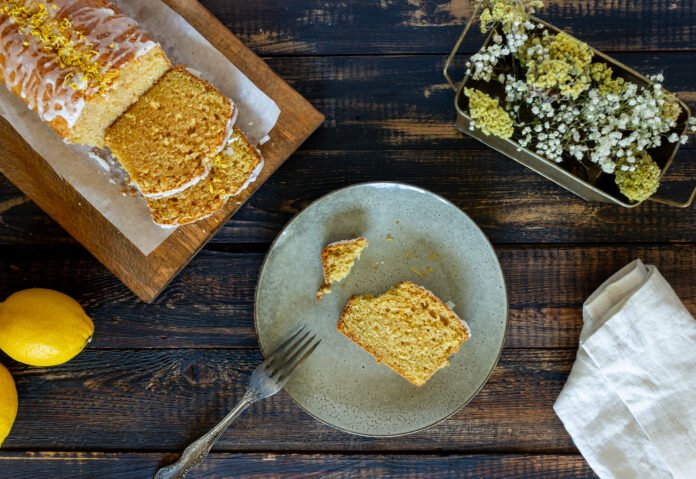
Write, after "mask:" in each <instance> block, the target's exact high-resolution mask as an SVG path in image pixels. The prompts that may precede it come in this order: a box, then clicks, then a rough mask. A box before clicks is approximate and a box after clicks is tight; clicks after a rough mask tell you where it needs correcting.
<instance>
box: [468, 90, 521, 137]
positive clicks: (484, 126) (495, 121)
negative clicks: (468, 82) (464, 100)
mask: <svg viewBox="0 0 696 479" xmlns="http://www.w3.org/2000/svg"><path fill="white" fill-rule="evenodd" d="M464 94H465V95H466V96H467V97H469V114H470V115H471V119H472V120H473V121H474V124H475V126H476V127H478V128H480V129H481V131H482V132H483V133H485V134H486V135H494V136H497V137H499V138H503V139H507V138H510V137H511V136H512V133H513V124H512V118H510V115H509V114H508V113H507V112H506V111H505V110H504V109H503V108H501V107H500V106H499V105H498V100H496V99H495V98H492V97H490V96H489V95H487V94H485V93H484V92H482V91H481V90H477V89H475V88H465V89H464Z"/></svg>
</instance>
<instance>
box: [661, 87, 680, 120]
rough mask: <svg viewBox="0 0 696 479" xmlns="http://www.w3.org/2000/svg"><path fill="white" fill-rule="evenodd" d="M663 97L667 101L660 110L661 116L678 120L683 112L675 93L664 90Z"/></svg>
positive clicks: (665, 118)
mask: <svg viewBox="0 0 696 479" xmlns="http://www.w3.org/2000/svg"><path fill="white" fill-rule="evenodd" d="M663 98H664V100H665V103H664V104H663V105H662V109H661V110H660V117H661V118H662V119H664V120H668V121H677V119H678V118H679V115H681V112H682V108H681V106H679V101H678V100H677V97H676V96H675V95H674V94H673V93H668V92H664V96H663Z"/></svg>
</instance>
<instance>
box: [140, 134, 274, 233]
mask: <svg viewBox="0 0 696 479" xmlns="http://www.w3.org/2000/svg"><path fill="white" fill-rule="evenodd" d="M262 169H263V157H262V156H261V153H259V150H257V149H256V148H255V147H254V146H253V145H252V144H251V143H249V140H247V138H246V136H244V134H243V133H242V132H241V131H240V130H239V129H238V128H237V127H236V126H235V127H234V131H233V133H232V137H231V138H230V139H229V140H228V142H227V145H226V147H225V149H224V150H223V151H222V152H220V153H219V154H218V155H217V156H216V157H215V158H214V159H213V166H212V167H211V171H210V174H209V175H208V176H207V177H206V178H205V179H204V180H202V181H200V182H198V183H197V184H196V185H194V186H192V187H190V188H187V189H185V190H184V191H182V192H181V193H179V194H176V195H174V196H169V197H166V198H159V199H153V198H148V199H147V204H148V206H149V207H150V212H151V214H152V218H153V219H154V221H155V223H157V224H159V225H162V226H179V225H185V224H188V223H193V222H194V221H198V220H200V219H203V218H206V217H208V216H210V215H212V214H213V213H215V212H216V211H217V210H219V209H221V208H222V207H223V206H224V205H225V203H226V202H227V200H228V199H229V198H230V197H232V196H236V195H238V194H239V193H241V192H242V191H243V190H244V189H246V187H247V186H248V185H249V184H251V183H252V182H253V181H254V180H256V178H257V177H258V175H259V173H260V172H261V170H262Z"/></svg>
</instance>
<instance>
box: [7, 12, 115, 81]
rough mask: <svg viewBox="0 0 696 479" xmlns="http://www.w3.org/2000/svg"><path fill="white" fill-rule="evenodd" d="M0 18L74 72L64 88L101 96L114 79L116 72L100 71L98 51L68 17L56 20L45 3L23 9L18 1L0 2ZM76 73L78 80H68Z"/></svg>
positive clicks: (67, 79)
mask: <svg viewBox="0 0 696 479" xmlns="http://www.w3.org/2000/svg"><path fill="white" fill-rule="evenodd" d="M50 5H51V7H50V9H51V10H56V9H57V6H56V4H55V3H51V4H50ZM0 15H7V16H9V17H11V18H12V20H13V21H14V23H15V24H16V25H17V26H18V27H19V28H18V31H19V32H20V33H21V34H23V35H25V36H26V37H34V38H37V39H38V41H39V42H40V44H41V48H42V49H43V50H44V51H45V52H46V53H50V54H54V55H56V56H57V57H58V64H59V66H60V68H62V69H66V68H71V69H74V71H71V72H69V73H68V74H67V75H66V77H65V79H64V81H63V85H64V86H69V87H70V88H72V89H74V90H84V89H87V88H93V89H94V90H95V91H96V92H97V93H99V94H102V93H104V92H105V91H106V90H107V89H108V88H109V87H110V86H111V85H112V84H113V82H114V81H115V80H116V78H117V77H118V72H116V71H110V72H104V71H103V70H104V65H103V64H102V63H101V62H99V61H98V58H97V57H98V56H99V52H98V51H97V50H96V48H95V46H94V44H92V43H91V42H90V41H89V40H87V37H86V36H85V34H84V32H81V31H80V30H78V29H77V28H75V27H74V26H73V24H72V22H71V21H70V19H68V18H63V19H62V20H58V19H57V18H54V17H51V14H50V12H49V7H47V6H46V4H45V3H43V2H37V3H36V4H34V5H32V6H31V7H27V6H23V5H20V3H19V2H11V1H8V2H3V4H2V5H0ZM22 45H24V46H29V45H31V43H30V42H29V41H28V40H24V41H23V42H22ZM76 73H77V80H78V81H71V80H73V79H74V78H75V77H76ZM83 86H86V87H87V88H83Z"/></svg>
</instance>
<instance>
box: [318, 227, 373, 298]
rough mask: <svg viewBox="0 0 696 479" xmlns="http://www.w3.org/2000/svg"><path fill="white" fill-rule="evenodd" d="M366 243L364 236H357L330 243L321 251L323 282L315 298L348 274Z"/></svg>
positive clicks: (325, 292) (326, 291) (327, 291)
mask: <svg viewBox="0 0 696 479" xmlns="http://www.w3.org/2000/svg"><path fill="white" fill-rule="evenodd" d="M368 244H369V243H368V241H367V240H366V239H365V238H363V237H359V238H354V239H351V240H346V241H339V242H337V243H332V244H330V245H328V246H326V247H325V248H324V249H323V250H322V251H321V263H322V267H323V272H324V284H323V286H322V287H321V289H319V291H318V292H317V299H321V298H322V296H324V295H325V294H329V293H330V292H331V285H332V284H334V283H337V282H339V281H341V280H342V279H345V277H346V276H348V275H349V274H350V271H351V270H352V269H353V266H354V265H355V262H356V261H358V260H359V259H360V255H361V254H362V252H363V250H364V249H365V248H367V246H368Z"/></svg>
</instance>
